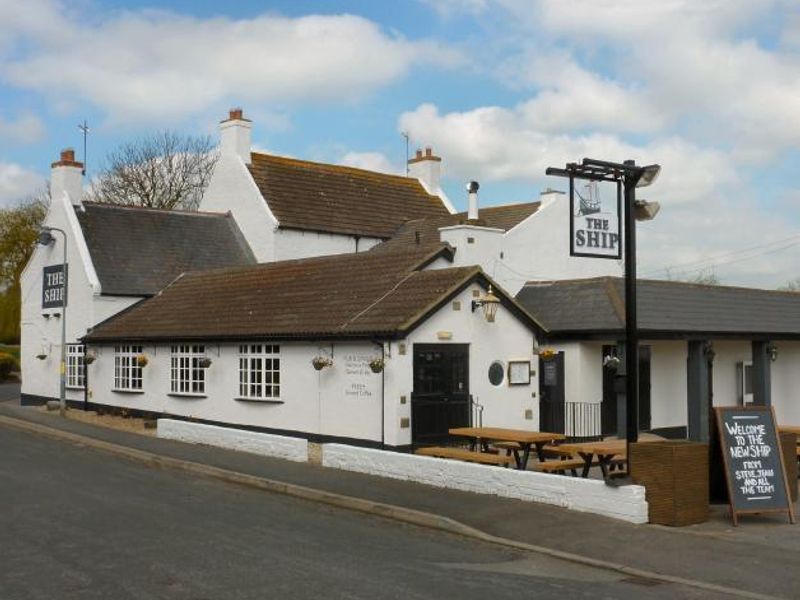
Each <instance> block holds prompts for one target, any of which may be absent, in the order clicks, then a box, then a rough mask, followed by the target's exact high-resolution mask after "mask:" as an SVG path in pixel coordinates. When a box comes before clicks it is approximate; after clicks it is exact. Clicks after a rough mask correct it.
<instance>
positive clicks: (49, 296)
mask: <svg viewBox="0 0 800 600" xmlns="http://www.w3.org/2000/svg"><path fill="white" fill-rule="evenodd" d="M66 266H67V271H66V273H65V272H64V265H52V266H49V267H45V268H44V271H43V272H42V308H62V307H64V306H66V304H67V298H66V294H67V285H66V277H67V275H69V265H66Z"/></svg>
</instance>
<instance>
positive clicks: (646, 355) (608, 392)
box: [600, 346, 651, 435]
mask: <svg viewBox="0 0 800 600" xmlns="http://www.w3.org/2000/svg"><path fill="white" fill-rule="evenodd" d="M616 355H617V347H616V346H603V356H604V357H605V356H616ZM600 368H601V369H603V403H602V406H601V408H600V420H601V428H602V431H603V435H617V433H618V431H617V393H616V391H615V389H614V376H615V371H613V370H611V369H606V368H605V367H603V366H601V367H600ZM650 415H651V409H650V346H639V429H640V430H641V431H648V430H649V429H650V428H651V416H650Z"/></svg>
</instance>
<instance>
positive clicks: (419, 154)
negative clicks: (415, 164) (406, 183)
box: [417, 150, 422, 158]
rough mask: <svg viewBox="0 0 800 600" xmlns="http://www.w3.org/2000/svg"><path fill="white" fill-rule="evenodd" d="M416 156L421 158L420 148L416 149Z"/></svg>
mask: <svg viewBox="0 0 800 600" xmlns="http://www.w3.org/2000/svg"><path fill="white" fill-rule="evenodd" d="M417 158H422V150H417Z"/></svg>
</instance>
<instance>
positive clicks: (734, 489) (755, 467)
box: [714, 406, 794, 525]
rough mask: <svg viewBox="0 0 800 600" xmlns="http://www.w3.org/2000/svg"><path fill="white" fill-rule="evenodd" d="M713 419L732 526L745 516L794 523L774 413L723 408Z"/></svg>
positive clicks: (766, 408)
mask: <svg viewBox="0 0 800 600" xmlns="http://www.w3.org/2000/svg"><path fill="white" fill-rule="evenodd" d="M714 410H715V412H716V415H717V427H718V431H719V440H720V446H721V448H722V455H723V459H724V462H725V477H726V479H727V481H728V497H729V499H730V505H731V518H732V519H733V524H734V525H738V515H740V514H746V513H765V512H783V511H786V512H787V513H788V514H789V520H790V521H791V522H792V523H794V512H793V511H792V502H791V499H790V495H789V486H788V482H787V480H786V470H785V468H784V464H783V453H782V452H781V447H780V441H779V439H778V431H777V427H776V425H775V413H774V412H773V411H772V408H771V407H769V406H747V407H741V406H724V407H719V408H715V409H714Z"/></svg>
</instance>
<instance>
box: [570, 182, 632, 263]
mask: <svg viewBox="0 0 800 600" xmlns="http://www.w3.org/2000/svg"><path fill="white" fill-rule="evenodd" d="M601 191H602V194H601ZM569 204H570V218H569V232H570V249H569V253H570V256H586V257H591V258H612V259H615V260H619V259H621V258H622V244H621V241H622V240H621V235H620V232H621V231H622V226H621V224H622V184H621V183H620V182H618V181H617V182H609V183H605V184H604V185H603V186H602V188H601V186H600V183H599V182H597V181H593V180H589V181H586V180H579V184H578V186H576V185H575V178H574V177H573V176H572V175H570V178H569Z"/></svg>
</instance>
